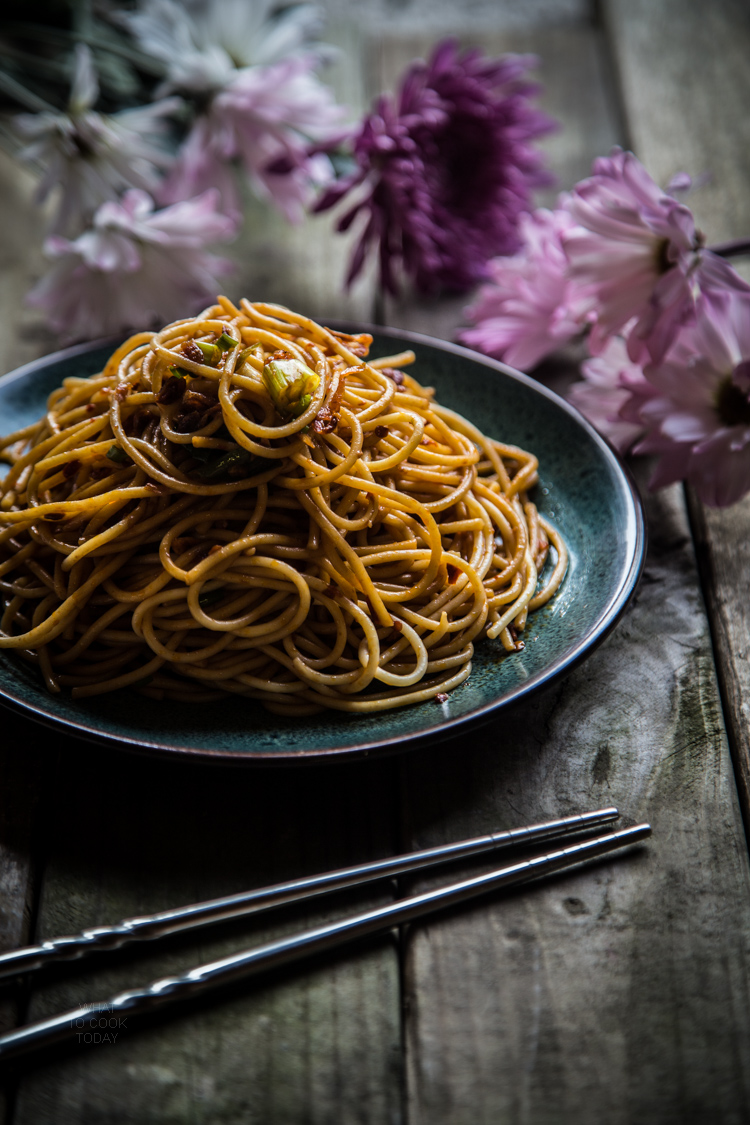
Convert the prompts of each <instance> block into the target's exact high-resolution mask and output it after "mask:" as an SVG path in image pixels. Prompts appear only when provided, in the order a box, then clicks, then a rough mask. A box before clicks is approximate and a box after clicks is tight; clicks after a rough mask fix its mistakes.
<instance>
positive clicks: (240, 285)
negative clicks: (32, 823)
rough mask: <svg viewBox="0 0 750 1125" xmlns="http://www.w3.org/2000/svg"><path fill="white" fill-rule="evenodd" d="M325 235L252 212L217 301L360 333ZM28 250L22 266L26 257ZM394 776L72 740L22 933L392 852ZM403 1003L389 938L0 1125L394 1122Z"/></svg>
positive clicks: (33, 1094) (319, 227)
mask: <svg viewBox="0 0 750 1125" xmlns="http://www.w3.org/2000/svg"><path fill="white" fill-rule="evenodd" d="M328 38H329V40H330V39H331V38H333V39H335V40H336V42H337V43H338V44H339V45H340V46H342V48H343V51H342V54H341V56H340V59H339V63H338V64H337V65H338V70H337V72H334V74H333V78H334V81H335V83H336V84H337V86H338V93H339V96H340V97H341V99H342V100H344V101H347V102H349V104H351V105H352V106H353V108H354V110H355V111H357V110H359V108H360V105H361V102H362V93H361V78H360V76H361V74H362V73H363V71H364V66H363V63H362V58H361V50H362V47H361V43H360V41H359V38H358V30H357V28H356V26H355V27H353V26H352V22H351V21H347V20H344V19H342V20H340V21H338V22H337V24H336V26H335V27H333V28H332V29H331V34H330V35H329V36H328ZM0 172H3V170H2V169H0ZM4 173H7V183H8V185H10V186H8V187H7V188H3V189H0V190H6V191H7V192H10V191H11V190H13V191H16V187H15V186H14V185H15V184H16V178H17V176H18V173H16V172H15V170H13V169H12V168H8V169H5V170H4ZM21 175H22V176H23V174H21ZM0 179H2V176H0ZM3 182H5V181H3ZM22 186H24V190H25V188H26V187H28V184H26V183H25V182H24V185H22ZM16 194H17V195H18V196H19V198H18V212H19V214H20V219H19V220H18V221H19V223H20V228H19V229H20V230H21V231H22V232H23V231H25V232H26V239H25V241H26V246H24V245H23V244H24V239H23V238H21V237H19V240H18V245H17V247H16V250H15V251H14V253H15V257H13V258H12V260H10V259H9V262H8V274H7V277H8V287H9V288H8V293H7V297H8V301H7V304H6V306H5V309H6V315H7V318H8V319H7V328H8V331H7V338H8V339H10V340H11V341H12V345H11V346H12V348H15V351H13V352H12V354H11V355H9V358H8V363H7V366H9V367H10V366H15V364H16V363H17V362H20V361H21V360H22V359H27V358H32V355H33V354H35V353H37V352H39V351H43V350H51V347H52V345H51V342H50V345H49V346H47V347H46V348H45V347H44V346H43V344H42V342H41V340H38V341H37V342H36V344H35V345H34V346H33V347H32V348H30V349H29V350H28V351H27V353H26V354H23V351H22V350H23V348H24V347H27V349H28V346H29V344H30V343H31V342H33V341H30V340H29V339H27V338H26V333H23V338H22V337H21V336H19V335H17V334H16V333H17V329H18V325H19V323H21V324H25V323H27V321H26V320H25V319H24V318H25V317H26V316H27V314H26V313H23V314H22V313H20V312H19V310H20V309H21V307H22V296H23V293H24V292H25V290H26V289H27V288H28V285H29V284H30V282H31V280H32V275H34V274H35V273H36V274H38V272H39V271H40V270H41V268H42V263H41V259H40V257H39V255H38V254H37V247H38V234H39V232H38V217H37V215H36V212H34V211H33V209H32V208H31V206H30V203H29V198H28V195H29V193H28V191H26V193H25V194H23V193H22V192H20V190H18V191H17V192H16ZM14 198H15V197H14ZM35 221H36V222H37V230H36V231H34V234H33V237H32V234H31V228H32V227H33V224H34V222H35ZM329 225H330V220H329V219H328V218H322V219H310V220H308V221H306V222H305V223H304V224H303V225H302V226H301V227H299V228H290V227H289V226H288V225H287V224H286V223H285V221H284V220H282V219H281V218H280V217H277V216H275V215H274V214H273V213H272V212H270V211H269V209H268V208H263V207H261V206H260V205H256V204H251V205H250V206H249V209H248V217H247V221H246V231H245V233H244V234H243V236H242V238H241V239H240V240H239V242H238V243H237V244H236V246H234V247H232V248H231V254H232V255H233V256H234V257H235V259H236V260H237V262H238V272H237V274H236V276H235V278H234V280H233V281H232V282H231V285H230V287H229V292H230V295H231V294H234V295H235V296H236V297H239V296H240V295H242V294H247V295H248V296H250V297H253V298H261V299H265V300H276V301H280V302H282V303H284V304H288V305H291V306H292V307H295V308H298V309H300V310H303V311H305V312H306V313H308V314H312V315H314V316H320V317H329V316H342V315H348V316H352V317H357V318H360V319H369V317H370V308H371V290H369V291H368V289H367V287H366V285H365V286H364V288H363V289H361V290H360V291H359V292H358V294H357V295H356V296H354V297H352V298H351V299H343V298H340V297H339V286H340V278H341V276H342V275H343V258H344V256H345V254H346V240H344V239H333V238H332V237H331V236H330V233H329ZM13 245H15V244H13ZM29 245H31V246H32V247H33V254H31V255H27V254H25V250H27V249H28V246H29ZM8 253H10V251H8ZM22 726H23V730H24V737H25V738H26V739H31V738H33V737H35V736H39V737H41V738H42V739H43V740H49V739H50V736H48V735H45V734H44V733H43V732H42V733H41V735H38V734H37V730H36V728H35V727H33V726H32V725H31V724H23V723H22ZM392 770H393V767H392V766H391V765H390V764H387V763H382V764H373V765H372V766H368V765H367V764H364V768H363V769H362V770H359V769H357V768H354V767H348V768H344V769H330V770H325V771H321V772H314V773H313V774H310V773H308V772H307V771H306V770H301V771H289V772H283V773H278V772H276V771H267V772H263V773H262V774H258V773H256V772H255V771H248V772H245V771H242V770H237V771H234V770H228V771H223V770H212V769H208V770H201V769H180V768H179V767H176V766H175V765H174V764H172V763H168V764H165V763H152V762H149V761H148V760H147V759H143V760H140V759H130V758H127V757H124V756H121V755H119V754H114V755H113V754H112V753H111V752H108V751H102V750H91V749H90V748H89V747H87V746H86V745H85V744H76V745H75V746H74V748H72V749H71V752H70V753H69V754H67V755H66V756H65V759H64V765H63V767H62V769H61V772H60V774H59V776H50V777H48V778H47V788H48V792H49V793H50V794H51V795H53V796H54V800H51V801H50V802H49V804H50V810H51V811H50V821H49V825H48V833H47V839H48V845H47V850H46V855H45V857H44V858H45V861H46V862H45V866H44V879H43V886H42V893H41V897H40V905H39V912H38V926H37V934H39V935H42V934H46V935H52V934H60V933H64V932H73V931H75V930H77V929H80V928H81V927H84V926H87V925H92V924H96V923H97V922H98V921H104V920H110V921H111V920H116V919H117V918H119V917H123V916H127V915H132V914H136V913H142V912H144V911H153V910H155V909H159V908H163V907H166V906H167V905H169V904H179V903H183V902H190V901H196V900H199V899H201V898H206V897H213V896H215V895H217V894H220V893H222V892H224V891H229V890H230V888H231V889H236V890H238V889H241V888H242V887H248V886H252V885H256V886H257V885H263V884H264V883H267V882H271V881H276V880H278V879H282V878H288V877H291V876H292V875H294V874H299V873H302V872H303V871H308V872H309V871H315V870H325V869H327V868H331V867H336V866H341V865H345V864H348V863H352V862H356V861H357V860H364V859H365V858H367V857H369V856H374V855H385V854H390V853H392V852H394V851H395V850H397V841H396V838H395V835H394V832H395V821H394V816H393V809H394V805H395V801H396V800H397V793H396V792H395V786H394V784H393V775H392ZM25 854H26V855H27V854H28V853H27V852H26V853H25ZM17 882H18V880H17ZM28 883H29V881H28V879H27V880H26V884H25V886H24V888H23V893H22V891H21V889H19V887H17V886H11V885H10V880H9V886H8V887H7V888H6V889H7V900H6V901H7V904H8V906H7V908H8V910H9V912H11V913H15V914H18V913H19V912H21V911H22V908H23V904H24V903H25V902H26V900H27V898H28V893H29V886H28ZM389 893H390V890H389V889H388V888H385V890H383V889H382V888H381V889H380V890H378V891H374V892H371V893H369V894H368V896H367V897H366V898H362V897H360V899H359V900H352V899H351V898H347V899H344V900H343V901H339V902H336V903H331V904H326V905H325V906H323V907H320V908H319V909H317V910H309V911H307V912H305V913H300V914H299V915H297V916H296V917H289V916H285V917H282V918H280V919H279V920H278V921H273V922H265V923H264V924H263V925H257V924H256V925H254V926H251V927H247V928H242V927H239V928H237V927H235V928H233V929H231V931H227V932H226V933H222V934H220V935H218V936H213V935H211V934H208V933H206V935H204V936H201V937H200V938H199V939H198V940H194V941H192V942H188V943H186V944H184V945H179V946H176V947H172V946H170V947H169V948H168V949H166V950H164V951H154V952H153V953H143V954H140V955H133V956H130V957H123V958H121V959H119V960H118V961H117V962H116V963H112V964H104V963H103V964H102V965H101V966H100V967H96V966H95V967H94V971H89V966H88V965H87V966H85V967H83V968H82V969H80V970H73V971H72V972H70V973H63V974H62V975H61V976H60V977H59V979H58V978H57V977H55V978H52V979H50V980H49V981H45V982H42V983H40V984H39V985H38V987H35V988H34V990H33V993H32V996H31V1002H30V1005H29V1010H28V1016H29V1018H37V1017H39V1016H40V1015H42V1014H43V1013H44V1012H47V1011H52V1010H60V1009H61V1008H62V1007H65V1006H69V1005H71V1004H73V1003H75V1002H77V1001H84V1002H87V1001H93V1000H95V999H96V998H97V997H100V996H103V997H106V996H107V995H109V994H111V993H112V991H113V990H119V989H120V988H122V987H123V986H125V985H126V984H127V983H129V982H133V981H136V980H140V981H144V982H145V981H148V980H151V979H154V978H155V977H157V976H162V975H164V974H166V973H169V972H171V971H173V970H174V969H175V968H177V967H178V966H180V967H183V968H184V967H188V966H190V965H193V964H197V963H201V962H204V961H207V960H210V959H211V958H213V957H215V956H218V955H221V954H222V953H224V952H227V951H228V950H230V949H236V948H241V947H243V945H245V944H250V943H253V942H256V941H260V940H263V939H264V938H267V937H269V936H272V935H273V934H275V933H280V932H284V931H285V930H286V929H289V928H292V927H295V928H296V927H297V926H298V925H301V924H303V923H305V922H306V921H307V920H308V919H309V920H315V919H320V918H324V917H328V916H329V915H330V913H331V912H332V911H334V910H336V911H341V910H346V909H347V907H351V908H352V909H353V908H354V907H355V905H362V904H363V903H364V902H375V901H379V899H378V895H388V894H389ZM21 936H22V935H20V933H19V935H18V937H16V936H14V937H13V938H12V943H15V942H16V941H17V940H20V939H21ZM9 940H11V939H9ZM398 988H399V967H398V957H397V952H396V950H395V948H394V946H393V942H392V940H391V939H388V938H385V939H383V940H382V941H380V942H379V943H375V944H371V945H369V946H367V947H364V948H362V949H361V950H358V951H353V952H352V953H351V954H349V953H345V954H342V956H341V957H340V958H338V959H333V960H332V961H329V962H327V963H326V964H325V965H318V966H312V967H310V969H309V971H308V970H304V971H301V972H300V973H299V974H297V975H293V976H286V977H284V978H283V979H279V980H277V981H275V982H273V983H272V984H271V985H270V986H269V987H268V988H264V989H258V988H254V989H249V990H246V991H243V990H238V992H237V995H236V997H232V998H231V999H230V1000H229V1001H227V1000H224V1002H223V1003H221V1004H217V1005H216V1006H211V1005H209V1006H207V1007H206V1008H205V1009H203V1010H201V1011H196V1012H191V1013H190V1014H187V1015H185V1017H184V1018H180V1019H177V1020H175V1021H173V1022H172V1021H170V1022H167V1023H165V1024H163V1025H160V1026H157V1027H152V1028H149V1029H147V1030H145V1031H144V1032H143V1034H138V1035H136V1034H133V1035H132V1036H128V1035H127V1034H126V1032H127V1030H128V1029H126V1030H125V1031H123V1032H122V1033H121V1036H120V1037H119V1038H118V1040H117V1042H116V1045H115V1046H114V1047H113V1046H108V1047H104V1046H98V1047H93V1048H91V1049H88V1050H87V1049H86V1048H85V1046H83V1045H81V1047H80V1049H79V1048H78V1047H77V1046H76V1047H75V1048H74V1050H73V1052H72V1054H71V1055H69V1056H68V1057H67V1058H59V1059H58V1060H57V1061H49V1062H47V1063H46V1064H45V1065H44V1066H43V1067H42V1068H41V1069H39V1070H34V1071H32V1072H31V1073H30V1074H28V1075H27V1076H26V1077H24V1079H23V1081H22V1082H21V1085H20V1088H19V1091H18V1095H17V1101H16V1110H15V1114H14V1118H13V1120H14V1123H15V1125H22V1123H25V1122H26V1123H29V1125H30V1123H33V1125H41V1123H43V1122H49V1123H53V1122H54V1125H61V1123H62V1122H65V1123H66V1125H67V1123H71V1125H72V1123H74V1122H86V1123H87V1125H88V1123H89V1122H91V1121H92V1120H102V1121H103V1120H117V1121H123V1122H125V1121H133V1122H137V1123H138V1125H144V1123H146V1122H148V1121H160V1122H161V1121H165V1120H169V1121H191V1122H202V1121H205V1122H210V1123H211V1125H213V1123H214V1122H218V1121H225V1120H226V1121H242V1122H258V1123H262V1125H266V1123H287V1122H289V1123H291V1122H298V1121H301V1120H305V1121H309V1122H321V1123H322V1122H329V1121H332V1120H335V1121H337V1122H339V1121H340V1122H352V1123H354V1122H372V1123H373V1125H376V1123H377V1125H380V1123H386V1122H387V1123H389V1125H390V1123H392V1122H397V1121H398V1120H400V1107H401V1097H402V1079H401V1048H400V1004H399V995H398Z"/></svg>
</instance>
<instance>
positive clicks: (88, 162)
mask: <svg viewBox="0 0 750 1125" xmlns="http://www.w3.org/2000/svg"><path fill="white" fill-rule="evenodd" d="M98 96H99V84H98V81H97V77H96V71H95V69H94V65H93V62H92V58H91V52H90V51H89V49H88V47H85V46H83V45H82V44H79V45H78V46H77V47H76V57H75V71H74V76H73V83H72V87H71V92H70V101H69V104H68V110H67V113H35V114H30V113H24V114H20V115H19V116H17V117H16V119H15V120H16V126H17V128H18V130H19V131H20V132H21V133H22V134H23V135H24V136H26V137H27V138H29V140H30V141H31V143H30V144H29V145H28V146H27V147H26V148H25V149H23V151H22V152H21V153H20V156H21V159H23V160H26V161H28V162H29V163H32V164H36V165H38V166H39V167H41V168H42V170H43V176H42V180H41V183H40V185H39V188H38V190H37V195H36V199H37V202H39V203H41V202H44V200H45V199H46V198H47V197H48V196H49V195H50V194H51V193H52V192H53V191H57V192H58V196H59V198H58V206H57V211H56V214H55V216H54V218H53V220H52V224H51V230H52V231H53V232H54V233H56V234H62V233H65V234H68V235H73V234H77V233H78V232H79V231H80V230H82V229H83V228H84V227H85V226H86V225H87V224H88V223H89V222H90V220H91V216H92V215H93V213H94V211H95V210H96V209H97V207H99V206H100V205H101V204H102V203H105V202H106V201H107V200H110V199H113V198H116V196H117V194H118V193H119V192H120V191H122V190H123V189H124V188H128V187H138V188H143V189H145V190H149V191H154V190H155V188H156V186H157V184H158V182H159V169H165V168H167V167H168V166H169V164H170V163H171V159H172V158H171V157H170V156H169V155H168V154H167V153H166V152H165V150H164V149H163V148H160V147H159V146H158V144H157V143H155V142H157V141H158V140H159V138H160V137H161V136H162V135H163V134H164V132H165V130H166V127H167V122H166V118H167V117H168V116H169V115H170V114H171V113H173V112H174V111H175V110H176V109H177V108H178V107H179V106H180V105H181V102H180V99H179V98H167V99H164V100H162V101H159V102H155V103H154V104H153V105H148V106H143V107H140V108H138V109H127V110H122V111H121V112H119V113H115V114H112V115H110V116H104V115H102V114H100V113H96V112H94V111H93V109H92V106H93V105H94V104H95V103H96V100H97V97H98Z"/></svg>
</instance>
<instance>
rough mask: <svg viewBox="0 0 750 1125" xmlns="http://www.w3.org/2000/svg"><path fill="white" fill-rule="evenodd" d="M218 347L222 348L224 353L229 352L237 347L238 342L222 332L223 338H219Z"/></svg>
mask: <svg viewBox="0 0 750 1125" xmlns="http://www.w3.org/2000/svg"><path fill="white" fill-rule="evenodd" d="M216 346H217V347H218V348H221V350H222V351H223V352H229V351H231V350H232V348H236V347H237V340H235V338H234V337H233V336H230V335H229V333H228V332H222V334H221V336H219V339H218V340H217V341H216Z"/></svg>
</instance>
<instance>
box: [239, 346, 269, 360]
mask: <svg viewBox="0 0 750 1125" xmlns="http://www.w3.org/2000/svg"><path fill="white" fill-rule="evenodd" d="M249 356H253V357H254V358H255V359H263V345H262V344H251V345H250V347H249V348H243V349H242V351H241V352H240V363H244V362H245V360H246V359H247V358H248V357H249Z"/></svg>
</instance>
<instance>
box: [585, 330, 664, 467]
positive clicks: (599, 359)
mask: <svg viewBox="0 0 750 1125" xmlns="http://www.w3.org/2000/svg"><path fill="white" fill-rule="evenodd" d="M581 374H582V375H583V380H582V382H580V383H574V384H573V386H572V387H571V388H570V389H569V391H568V393H567V398H568V401H569V402H572V403H573V405H574V406H575V407H577V408H578V410H580V412H581V414H583V415H584V416H585V417H586V418H588V420H589V422H591V424H592V425H593V426H595V427H596V429H597V430H598V431H599V433H601V434H604V436H605V437H607V438H609V440H610V441H611V442H612V444H613V445H614V446H615V448H616V449H619V451H620V452H621V453H626V452H627V451H628V450H629V449H630V447H631V446H632V445H633V443H634V442H635V441H636V440H637V439H638V438H639V437H641V436H642V435H643V432H644V428H645V427H644V424H643V422H641V421H640V420H638V419H636V421H629V420H626V419H624V418H623V417H622V413H621V412H622V410H623V409H624V408H626V407H627V405H628V404H629V403H631V402H632V401H633V398H634V396H638V397H639V401H641V402H642V401H644V400H645V399H646V398H648V397H650V395H651V394H655V393H656V392H655V391H653V389H652V388H651V386H650V384H648V383H647V382H646V380H645V379H644V377H643V372H642V370H641V368H640V366H639V365H638V364H637V363H633V361H632V360H631V359H630V357H629V356H628V352H627V347H626V343H625V339H624V338H623V337H622V336H610V337H609V339H608V340H607V342H606V344H605V346H604V348H603V350H602V351H601V353H600V354H599V355H598V356H594V357H593V358H591V359H587V360H585V361H584V362H583V363H582V364H581Z"/></svg>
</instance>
